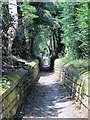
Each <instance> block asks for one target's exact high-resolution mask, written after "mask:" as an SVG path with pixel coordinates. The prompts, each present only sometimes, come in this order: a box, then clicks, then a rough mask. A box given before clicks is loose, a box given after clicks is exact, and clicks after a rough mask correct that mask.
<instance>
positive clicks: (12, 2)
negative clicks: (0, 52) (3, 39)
mask: <svg viewBox="0 0 90 120" xmlns="http://www.w3.org/2000/svg"><path fill="white" fill-rule="evenodd" d="M8 8H9V14H10V16H11V18H12V20H11V23H10V27H9V29H8V54H9V55H10V54H11V52H12V44H13V40H14V39H15V36H16V30H17V27H18V13H17V1H16V0H8Z"/></svg>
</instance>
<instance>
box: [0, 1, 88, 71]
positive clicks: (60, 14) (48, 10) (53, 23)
mask: <svg viewBox="0 0 90 120" xmlns="http://www.w3.org/2000/svg"><path fill="white" fill-rule="evenodd" d="M8 1H9V2H1V10H2V15H1V19H2V31H1V35H2V58H3V73H4V72H5V70H4V68H6V67H5V66H7V67H8V66H9V67H8V69H9V68H10V65H11V66H12V65H13V66H19V64H18V63H17V62H15V63H12V62H10V59H11V57H10V56H11V55H14V56H16V57H17V58H22V59H25V60H31V59H34V58H38V59H39V60H40V59H41V56H47V57H50V60H51V67H53V62H54V60H55V59H56V58H59V57H60V58H61V59H63V60H66V61H68V62H69V61H73V60H74V61H75V60H81V63H83V62H82V61H84V62H86V61H87V59H88V53H89V36H90V34H89V26H90V19H89V14H88V11H89V10H88V9H90V3H89V2H88V3H87V2H83V3H82V2H65V3H64V2H63V3H61V2H55V3H54V2H47V3H43V2H30V3H27V2H15V6H17V7H16V9H17V20H16V21H17V24H18V26H17V27H15V25H14V24H13V21H15V16H14V14H13V15H12V14H10V7H9V6H10V5H9V3H10V1H11V0H8ZM14 1H16V0H14ZM12 6H13V5H12ZM11 13H12V12H11ZM11 27H12V28H13V29H12V31H14V32H13V33H14V37H13V35H12V36H10V35H9V32H8V31H9V30H10V28H11Z"/></svg>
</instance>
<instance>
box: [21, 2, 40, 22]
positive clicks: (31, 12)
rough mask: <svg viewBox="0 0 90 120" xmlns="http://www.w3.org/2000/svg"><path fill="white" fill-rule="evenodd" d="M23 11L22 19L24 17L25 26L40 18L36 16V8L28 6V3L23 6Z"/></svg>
mask: <svg viewBox="0 0 90 120" xmlns="http://www.w3.org/2000/svg"><path fill="white" fill-rule="evenodd" d="M20 8H21V11H22V17H23V19H22V20H23V22H24V24H26V23H28V22H33V19H35V18H37V17H38V16H37V15H35V13H36V11H37V10H36V8H35V7H33V6H31V5H29V4H27V3H23V4H22V5H21V6H20Z"/></svg>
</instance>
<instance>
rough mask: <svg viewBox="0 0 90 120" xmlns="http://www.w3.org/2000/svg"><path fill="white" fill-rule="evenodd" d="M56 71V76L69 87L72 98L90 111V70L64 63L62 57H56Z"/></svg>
mask: <svg viewBox="0 0 90 120" xmlns="http://www.w3.org/2000/svg"><path fill="white" fill-rule="evenodd" d="M54 73H55V78H56V79H57V80H60V81H61V83H62V84H64V85H65V86H66V87H67V90H68V91H69V93H70V95H71V96H72V98H75V99H76V101H78V102H79V103H80V107H84V108H86V109H87V110H89V112H90V101H89V100H90V91H88V83H89V82H90V71H88V70H83V69H82V68H80V69H78V68H75V67H73V65H70V64H62V62H61V61H60V59H56V60H55V62H54Z"/></svg>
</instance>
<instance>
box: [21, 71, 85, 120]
mask: <svg viewBox="0 0 90 120" xmlns="http://www.w3.org/2000/svg"><path fill="white" fill-rule="evenodd" d="M20 115H22V117H23V118H26V117H30V118H33V117H47V118H48V117H57V118H85V117H86V115H85V114H84V112H83V111H82V110H80V109H79V107H78V106H77V105H76V104H75V102H74V101H73V100H71V99H70V96H69V93H68V92H67V90H66V88H65V87H64V86H63V85H62V84H60V82H59V81H56V80H55V78H54V74H53V73H40V79H39V83H38V84H37V85H36V86H35V87H34V88H33V90H32V93H31V94H30V95H29V96H28V98H27V103H26V105H24V106H23V107H22V110H21V112H20Z"/></svg>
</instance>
